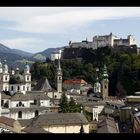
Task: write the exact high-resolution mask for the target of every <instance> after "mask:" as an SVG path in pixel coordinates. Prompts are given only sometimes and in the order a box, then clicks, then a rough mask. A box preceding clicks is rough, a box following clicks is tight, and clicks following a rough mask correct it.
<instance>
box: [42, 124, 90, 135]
mask: <svg viewBox="0 0 140 140" xmlns="http://www.w3.org/2000/svg"><path fill="white" fill-rule="evenodd" d="M80 128H81V125H60V126H50V127H44V130H46V131H49V132H52V133H80ZM83 128H84V131H85V133H89V125H88V124H87V125H83Z"/></svg>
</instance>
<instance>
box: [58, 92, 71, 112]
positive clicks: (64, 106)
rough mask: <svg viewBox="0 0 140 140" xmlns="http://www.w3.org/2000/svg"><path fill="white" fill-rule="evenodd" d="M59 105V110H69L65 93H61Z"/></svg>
mask: <svg viewBox="0 0 140 140" xmlns="http://www.w3.org/2000/svg"><path fill="white" fill-rule="evenodd" d="M59 105H60V109H61V112H63V113H66V112H68V111H69V103H68V99H67V97H66V95H65V93H63V94H62V97H61V100H60V104H59Z"/></svg>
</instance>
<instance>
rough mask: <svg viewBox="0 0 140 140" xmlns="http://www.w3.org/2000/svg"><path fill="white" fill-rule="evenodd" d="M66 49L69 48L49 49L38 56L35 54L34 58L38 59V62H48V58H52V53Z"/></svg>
mask: <svg viewBox="0 0 140 140" xmlns="http://www.w3.org/2000/svg"><path fill="white" fill-rule="evenodd" d="M65 47H67V46H64V47H58V48H48V49H46V50H44V51H42V52H38V53H36V54H34V55H33V56H32V57H33V58H34V59H38V60H46V57H48V58H50V57H51V53H52V52H53V51H58V50H62V49H64V48H65Z"/></svg>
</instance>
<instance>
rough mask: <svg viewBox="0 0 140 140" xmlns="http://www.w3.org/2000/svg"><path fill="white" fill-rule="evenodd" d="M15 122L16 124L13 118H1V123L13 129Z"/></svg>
mask: <svg viewBox="0 0 140 140" xmlns="http://www.w3.org/2000/svg"><path fill="white" fill-rule="evenodd" d="M14 122H15V120H14V119H12V118H8V117H4V116H1V117H0V123H3V124H6V125H8V126H11V127H13V123H14Z"/></svg>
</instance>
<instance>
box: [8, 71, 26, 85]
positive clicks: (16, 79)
mask: <svg viewBox="0 0 140 140" xmlns="http://www.w3.org/2000/svg"><path fill="white" fill-rule="evenodd" d="M21 83H24V77H23V76H22V75H21V74H20V73H19V68H16V71H15V75H12V76H11V77H10V80H9V84H21Z"/></svg>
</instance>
